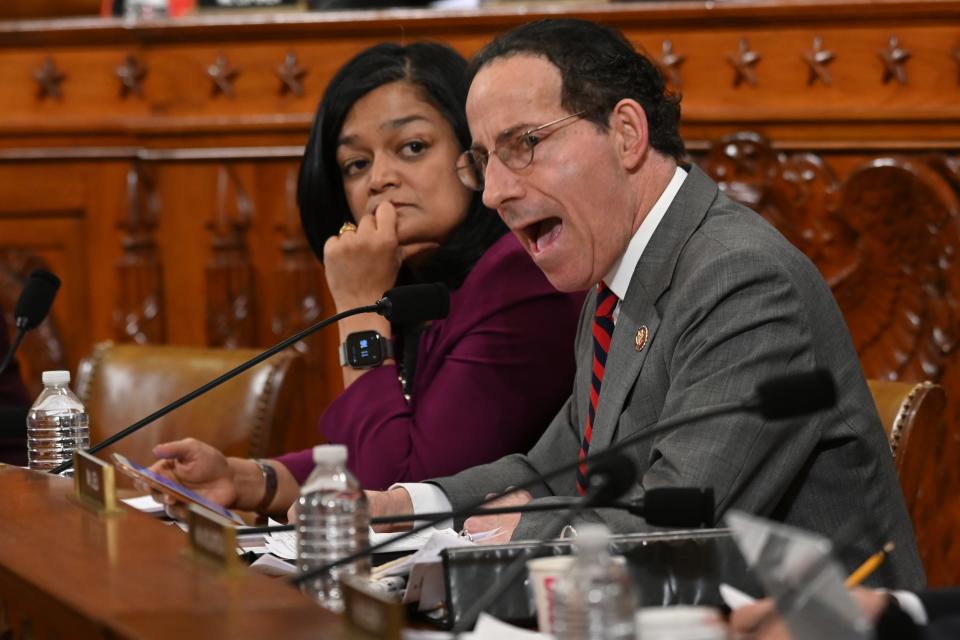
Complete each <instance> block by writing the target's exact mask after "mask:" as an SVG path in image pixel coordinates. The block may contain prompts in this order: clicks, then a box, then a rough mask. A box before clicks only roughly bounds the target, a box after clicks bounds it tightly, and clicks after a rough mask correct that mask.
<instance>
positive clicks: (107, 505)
mask: <svg viewBox="0 0 960 640" xmlns="http://www.w3.org/2000/svg"><path fill="white" fill-rule="evenodd" d="M73 488H74V491H75V492H76V494H77V498H78V499H79V500H80V502H81V503H82V504H84V505H86V506H88V507H90V508H92V509H94V510H96V511H100V512H102V513H105V514H116V513H122V511H121V510H120V508H119V507H118V506H117V485H116V481H115V478H114V469H113V465H111V464H109V463H107V462H104V461H103V460H100V459H98V458H95V457H93V456H92V455H90V454H89V453H87V452H86V451H81V450H80V449H77V450H75V451H74V452H73Z"/></svg>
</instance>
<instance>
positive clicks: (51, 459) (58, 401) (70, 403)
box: [27, 371, 90, 475]
mask: <svg viewBox="0 0 960 640" xmlns="http://www.w3.org/2000/svg"><path fill="white" fill-rule="evenodd" d="M69 385H70V372H69V371H44V372H43V391H42V392H41V393H40V396H39V397H38V398H37V401H36V402H34V403H33V406H32V407H31V408H30V412H29V413H28V414H27V466H29V467H30V468H31V469H36V470H37V471H49V470H50V469H53V468H54V467H56V466H57V465H59V464H60V463H62V462H65V461H67V460H71V459H72V458H73V451H74V449H84V448H86V447H89V446H90V418H89V416H87V411H86V409H84V408H83V403H82V402H80V399H79V398H77V396H75V395H74V394H73V391H71V390H70V386H69ZM64 474H65V475H70V473H68V472H64Z"/></svg>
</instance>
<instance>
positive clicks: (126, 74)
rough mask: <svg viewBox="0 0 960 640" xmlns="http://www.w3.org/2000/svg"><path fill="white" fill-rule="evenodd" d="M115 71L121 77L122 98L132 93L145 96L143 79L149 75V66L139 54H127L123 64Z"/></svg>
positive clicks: (139, 96)
mask: <svg viewBox="0 0 960 640" xmlns="http://www.w3.org/2000/svg"><path fill="white" fill-rule="evenodd" d="M115 73H116V74H117V77H118V78H119V79H120V97H121V98H126V97H127V96H129V95H130V94H131V93H132V94H133V95H135V96H137V97H138V98H142V97H143V79H144V78H145V77H146V76H147V68H146V67H145V66H144V65H143V63H141V62H140V59H139V58H137V56H135V55H133V54H132V53H129V54H127V57H126V59H124V61H123V64H121V65H120V66H119V67H117V68H116V70H115Z"/></svg>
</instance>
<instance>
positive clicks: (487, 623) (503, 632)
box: [465, 613, 553, 640]
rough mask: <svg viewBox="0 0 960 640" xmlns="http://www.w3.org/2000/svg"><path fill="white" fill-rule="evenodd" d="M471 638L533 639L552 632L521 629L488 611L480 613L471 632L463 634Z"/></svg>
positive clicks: (543, 636) (473, 639)
mask: <svg viewBox="0 0 960 640" xmlns="http://www.w3.org/2000/svg"><path fill="white" fill-rule="evenodd" d="M465 637H467V638H471V639H472V640H487V639H489V640H534V639H535V638H536V639H540V640H543V639H548V638H553V635H552V634H549V633H540V632H538V631H530V630H529V629H521V628H520V627H515V626H513V625H512V624H507V623H506V622H504V621H503V620H498V619H497V618H494V617H493V616H491V615H490V614H489V613H481V614H480V617H479V618H477V626H476V627H475V628H474V630H473V633H468V634H466V635H465Z"/></svg>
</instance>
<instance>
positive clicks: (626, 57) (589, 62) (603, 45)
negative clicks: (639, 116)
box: [468, 19, 684, 160]
mask: <svg viewBox="0 0 960 640" xmlns="http://www.w3.org/2000/svg"><path fill="white" fill-rule="evenodd" d="M522 53H527V54H531V55H535V56H542V57H544V58H546V59H547V60H549V61H550V62H551V63H552V64H553V66H555V67H556V68H557V69H558V70H559V71H560V77H561V79H562V81H563V88H562V90H561V94H560V104H561V105H562V106H563V107H564V108H565V109H566V110H567V111H569V112H570V113H576V112H578V111H585V112H586V113H585V114H584V116H583V117H584V118H585V119H587V120H590V121H591V122H593V123H595V124H596V125H597V126H599V127H600V128H602V129H604V130H606V129H607V127H608V126H609V124H608V122H609V121H608V118H609V117H610V112H611V111H613V107H614V106H615V105H616V104H617V102H619V101H620V100H623V99H624V98H632V99H633V100H636V101H637V102H638V103H640V105H641V106H642V107H643V111H644V113H645V114H646V116H647V123H648V125H649V127H650V146H652V147H653V148H654V149H656V150H657V151H659V152H660V153H662V154H663V155H665V156H670V157H672V158H674V159H676V160H680V159H681V158H682V157H683V155H684V147H683V139H682V138H681V137H680V132H679V126H680V98H679V97H678V96H675V95H673V94H671V93H669V92H667V91H666V87H665V84H664V81H663V75H662V74H661V73H660V70H659V69H657V66H656V65H655V64H653V62H651V61H650V60H649V59H648V58H647V57H646V56H644V55H642V54H640V53H638V52H637V51H636V49H634V47H633V45H631V44H630V42H629V41H628V40H627V39H626V38H625V37H624V36H623V34H622V33H620V32H619V31H617V30H616V29H612V28H610V27H606V26H603V25H599V24H596V23H594V22H588V21H586V20H574V19H560V20H539V21H537V22H531V23H529V24H525V25H522V26H519V27H517V28H515V29H512V30H510V31H508V32H506V33H504V34H503V35H501V36H498V37H497V38H496V39H494V40H493V42H491V43H490V44H488V45H487V46H486V47H484V48H483V49H482V50H481V51H480V53H478V54H477V55H476V56H475V57H474V58H473V60H472V61H471V63H470V70H469V73H468V77H469V78H473V76H474V75H476V73H477V72H478V71H479V70H480V69H482V68H483V67H484V65H486V64H488V63H490V62H492V61H493V60H495V59H497V58H503V57H509V56H512V55H516V54H522Z"/></svg>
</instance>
